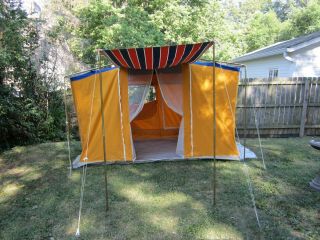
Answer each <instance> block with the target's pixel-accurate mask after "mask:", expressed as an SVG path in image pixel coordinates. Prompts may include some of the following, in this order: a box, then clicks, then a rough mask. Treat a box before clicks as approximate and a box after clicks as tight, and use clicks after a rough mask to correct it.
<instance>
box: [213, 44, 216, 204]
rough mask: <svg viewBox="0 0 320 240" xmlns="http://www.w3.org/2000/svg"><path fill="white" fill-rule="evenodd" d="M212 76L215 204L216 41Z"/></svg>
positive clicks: (214, 201) (214, 184)
mask: <svg viewBox="0 0 320 240" xmlns="http://www.w3.org/2000/svg"><path fill="white" fill-rule="evenodd" d="M212 61H213V67H212V77H213V84H212V90H213V206H215V205H216V188H217V178H216V175H217V171H216V170H217V168H216V140H217V139H216V127H217V126H216V62H215V42H213V44H212Z"/></svg>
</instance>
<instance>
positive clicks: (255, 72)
mask: <svg viewBox="0 0 320 240" xmlns="http://www.w3.org/2000/svg"><path fill="white" fill-rule="evenodd" d="M232 62H237V63H242V64H245V65H246V66H247V74H248V77H249V78H266V77H271V78H273V77H320V31H319V32H315V33H312V34H309V35H305V36H301V37H297V38H294V39H291V40H287V41H283V42H278V43H275V44H273V45H270V46H268V47H265V48H261V49H258V50H255V51H253V52H249V53H247V54H245V55H243V56H241V57H238V58H235V59H233V61H232Z"/></svg>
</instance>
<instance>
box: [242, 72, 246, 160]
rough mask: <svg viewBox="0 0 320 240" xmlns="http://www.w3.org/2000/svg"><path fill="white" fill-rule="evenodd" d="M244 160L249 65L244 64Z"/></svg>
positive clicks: (244, 153) (244, 157)
mask: <svg viewBox="0 0 320 240" xmlns="http://www.w3.org/2000/svg"><path fill="white" fill-rule="evenodd" d="M243 131H244V133H243V161H244V162H245V161H246V142H247V67H246V66H244V126H243Z"/></svg>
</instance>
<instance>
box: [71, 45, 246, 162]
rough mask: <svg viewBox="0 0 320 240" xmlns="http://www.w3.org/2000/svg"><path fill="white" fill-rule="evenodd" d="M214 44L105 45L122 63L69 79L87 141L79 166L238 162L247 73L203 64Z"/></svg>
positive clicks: (218, 65)
mask: <svg viewBox="0 0 320 240" xmlns="http://www.w3.org/2000/svg"><path fill="white" fill-rule="evenodd" d="M211 45H212V42H207V43H199V44H187V45H177V46H165V47H150V48H132V49H115V50H101V52H102V53H103V54H104V55H106V56H108V57H109V58H110V59H111V60H112V61H113V62H114V63H115V64H116V65H117V66H115V67H107V68H100V69H97V70H91V71H88V72H85V73H82V74H77V75H74V76H72V77H71V78H70V80H71V87H72V93H73V99H74V104H75V109H76V113H77V118H78V123H79V129H80V138H81V145H82V153H81V155H80V156H79V157H78V160H77V161H78V163H80V164H81V163H97V162H103V161H104V160H105V161H106V162H108V163H115V162H145V161H156V160H168V159H181V160H184V159H195V158H196V159H201V158H213V157H215V158H217V159H232V160H236V159H239V151H238V148H237V144H236V140H235V124H236V122H235V115H234V113H235V111H236V99H237V91H238V80H239V72H240V70H239V68H238V67H234V66H227V65H224V64H219V63H217V62H201V61H197V59H198V58H199V57H200V56H201V55H202V54H203V53H204V52H205V51H206V50H207V49H208V48H209V47H210V46H211ZM214 83H215V88H214V86H213V84H214ZM214 90H215V91H214ZM214 93H215V99H216V102H215V104H214V98H213V96H214ZM214 111H215V113H216V114H215V118H214ZM214 125H215V126H216V130H215V131H214ZM214 134H215V140H214ZM103 138H105V141H103ZM104 153H105V154H104ZM214 155H215V156H214Z"/></svg>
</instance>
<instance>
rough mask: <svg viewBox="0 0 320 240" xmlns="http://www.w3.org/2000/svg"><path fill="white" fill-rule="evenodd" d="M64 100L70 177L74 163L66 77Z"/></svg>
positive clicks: (64, 81)
mask: <svg viewBox="0 0 320 240" xmlns="http://www.w3.org/2000/svg"><path fill="white" fill-rule="evenodd" d="M63 85H64V86H63V99H64V111H65V115H66V132H67V134H66V135H67V144H68V159H69V176H71V175H72V162H71V149H70V116H69V112H68V106H67V91H68V88H67V84H66V77H64V78H63Z"/></svg>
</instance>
